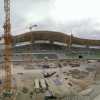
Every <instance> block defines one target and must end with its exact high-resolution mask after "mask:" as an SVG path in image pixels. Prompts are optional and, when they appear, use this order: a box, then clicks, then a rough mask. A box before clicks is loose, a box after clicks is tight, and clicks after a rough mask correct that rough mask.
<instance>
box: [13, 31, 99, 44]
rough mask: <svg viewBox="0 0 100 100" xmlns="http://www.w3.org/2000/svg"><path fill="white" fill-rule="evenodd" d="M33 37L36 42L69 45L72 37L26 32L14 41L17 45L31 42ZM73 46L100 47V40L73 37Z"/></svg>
mask: <svg viewBox="0 0 100 100" xmlns="http://www.w3.org/2000/svg"><path fill="white" fill-rule="evenodd" d="M31 37H32V38H33V39H32V40H33V41H36V40H48V41H53V42H61V43H65V42H66V43H69V41H70V35H67V34H65V33H61V32H55V31H32V32H26V33H23V34H21V35H16V36H14V41H15V42H16V43H19V42H25V41H30V39H31ZM71 38H72V44H78V45H90V46H100V40H90V39H81V38H77V37H74V36H72V37H71Z"/></svg>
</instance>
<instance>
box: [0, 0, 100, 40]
mask: <svg viewBox="0 0 100 100" xmlns="http://www.w3.org/2000/svg"><path fill="white" fill-rule="evenodd" d="M99 10H100V0H11V19H12V34H20V33H23V32H25V31H28V27H29V26H30V25H31V24H33V25H34V24H37V25H38V27H34V30H51V31H60V32H65V33H67V34H70V32H72V34H73V35H75V36H77V37H81V38H90V39H100V12H99ZM3 23H4V12H3V0H0V34H3V28H2V26H3Z"/></svg>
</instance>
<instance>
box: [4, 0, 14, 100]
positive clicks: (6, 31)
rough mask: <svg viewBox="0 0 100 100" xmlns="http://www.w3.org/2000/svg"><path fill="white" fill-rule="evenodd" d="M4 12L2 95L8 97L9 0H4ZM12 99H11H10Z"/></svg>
mask: <svg viewBox="0 0 100 100" xmlns="http://www.w3.org/2000/svg"><path fill="white" fill-rule="evenodd" d="M4 13H5V23H4V44H5V49H4V70H5V78H4V86H3V90H4V92H3V93H4V96H5V97H6V96H7V97H9V98H10V95H11V94H12V71H11V66H12V62H11V59H12V36H11V23H10V0H4ZM10 100H12V99H10Z"/></svg>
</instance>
